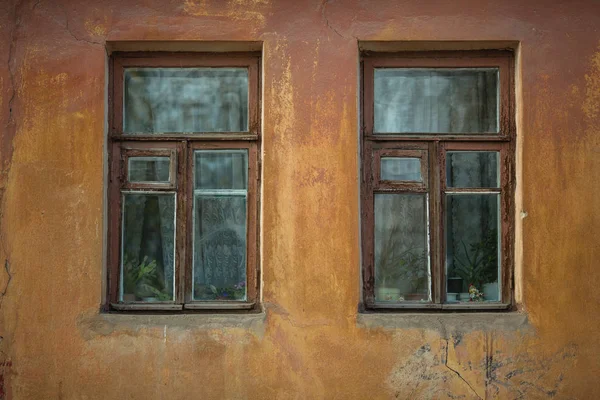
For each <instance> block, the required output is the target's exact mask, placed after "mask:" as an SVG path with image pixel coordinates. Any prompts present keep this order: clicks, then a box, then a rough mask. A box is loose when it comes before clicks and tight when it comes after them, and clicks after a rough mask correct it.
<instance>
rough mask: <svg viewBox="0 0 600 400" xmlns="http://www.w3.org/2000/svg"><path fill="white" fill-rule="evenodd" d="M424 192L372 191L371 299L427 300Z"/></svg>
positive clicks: (425, 207) (427, 268)
mask: <svg viewBox="0 0 600 400" xmlns="http://www.w3.org/2000/svg"><path fill="white" fill-rule="evenodd" d="M427 218H428V211H427V195H426V194H412V193H411V194H382V193H377V194H375V299H376V301H378V302H382V301H383V302H402V301H430V300H431V298H430V274H429V259H428V239H427V226H428V222H427V221H428V219H427Z"/></svg>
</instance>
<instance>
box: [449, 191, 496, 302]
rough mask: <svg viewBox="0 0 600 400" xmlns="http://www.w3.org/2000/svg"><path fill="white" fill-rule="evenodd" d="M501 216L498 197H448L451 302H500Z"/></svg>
mask: <svg viewBox="0 0 600 400" xmlns="http://www.w3.org/2000/svg"><path fill="white" fill-rule="evenodd" d="M499 215H500V195H499V194H497V193H481V194H480V193H477V194H473V193H469V194H446V229H445V231H446V267H447V271H446V275H447V277H448V284H447V291H448V294H447V299H446V300H447V301H448V302H455V301H499V300H500V289H501V288H500V283H499V282H500V280H499V277H500V276H502V275H501V273H500V260H501V252H500V245H499V243H500V242H499V238H500V218H499ZM459 280H460V282H458V281H459ZM458 288H460V291H459V292H454V290H457V289H458ZM450 289H452V291H451V290H450ZM469 289H471V290H469ZM478 293H480V294H481V293H483V294H482V295H480V296H479V295H478Z"/></svg>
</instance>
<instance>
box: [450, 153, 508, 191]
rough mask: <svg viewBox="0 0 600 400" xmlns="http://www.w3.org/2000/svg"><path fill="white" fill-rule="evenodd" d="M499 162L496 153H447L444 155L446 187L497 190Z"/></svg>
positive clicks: (498, 184)
mask: <svg viewBox="0 0 600 400" xmlns="http://www.w3.org/2000/svg"><path fill="white" fill-rule="evenodd" d="M499 160H500V157H499V153H498V152H497V151H449V152H447V153H446V186H447V187H449V188H498V187H500V167H499Z"/></svg>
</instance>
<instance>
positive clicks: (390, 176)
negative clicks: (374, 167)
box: [381, 157, 423, 182]
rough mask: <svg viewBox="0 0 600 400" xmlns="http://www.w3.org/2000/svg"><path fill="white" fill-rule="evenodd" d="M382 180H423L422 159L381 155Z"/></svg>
mask: <svg viewBox="0 0 600 400" xmlns="http://www.w3.org/2000/svg"><path fill="white" fill-rule="evenodd" d="M381 180H384V181H412V182H422V181H423V178H422V177H421V159H420V158H408V157H381Z"/></svg>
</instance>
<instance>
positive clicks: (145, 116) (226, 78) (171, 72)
mask: <svg viewBox="0 0 600 400" xmlns="http://www.w3.org/2000/svg"><path fill="white" fill-rule="evenodd" d="M123 85H124V96H123V131H124V132H127V133H158V132H246V131H248V70H247V69H246V68H127V69H125V76H124V83H123Z"/></svg>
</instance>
